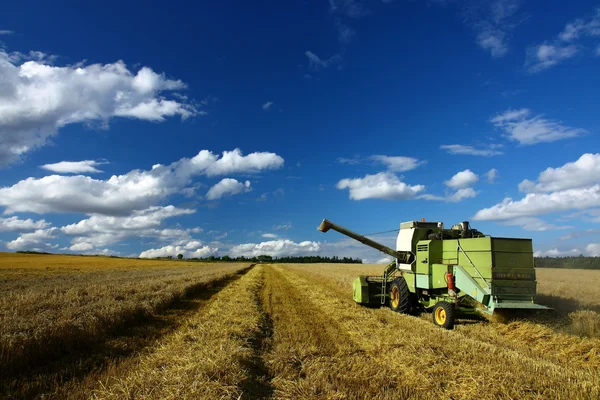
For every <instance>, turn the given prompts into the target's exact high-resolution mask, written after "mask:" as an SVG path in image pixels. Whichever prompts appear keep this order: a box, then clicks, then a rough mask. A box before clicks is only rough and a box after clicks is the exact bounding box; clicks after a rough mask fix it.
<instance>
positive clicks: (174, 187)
mask: <svg viewBox="0 0 600 400" xmlns="http://www.w3.org/2000/svg"><path fill="white" fill-rule="evenodd" d="M281 166H283V158H281V157H280V156H278V155H277V154H274V153H258V152H257V153H251V154H248V155H247V156H243V155H242V153H241V151H240V150H239V149H235V150H233V151H224V152H223V156H222V157H221V158H219V156H218V155H215V154H213V153H212V152H210V151H208V150H202V151H200V152H199V153H198V154H197V155H196V156H195V157H192V158H191V159H188V158H182V159H181V160H179V161H176V162H174V163H172V164H170V165H167V166H164V165H160V164H156V165H154V166H153V167H152V169H151V170H146V171H144V170H133V171H130V172H128V173H126V174H124V175H114V176H112V177H111V178H110V179H108V180H99V179H93V178H90V177H87V176H81V175H77V176H59V175H50V176H45V177H43V178H39V179H38V178H27V179H25V180H22V181H19V182H18V183H16V184H15V185H13V186H11V187H5V188H0V205H1V206H5V207H6V210H5V213H8V214H11V213H15V212H35V213H46V212H80V213H86V214H105V215H129V214H130V213H131V212H132V211H134V210H143V209H146V208H148V207H150V206H153V205H155V204H157V202H159V201H161V200H164V199H165V198H166V197H168V196H169V195H171V194H173V193H177V192H179V191H181V190H182V189H183V188H185V187H186V186H187V185H188V184H189V183H190V182H191V179H192V178H193V177H195V176H200V175H205V176H210V177H212V176H218V175H225V174H233V173H243V174H251V173H258V172H260V171H265V170H271V169H277V168H280V167H281Z"/></svg>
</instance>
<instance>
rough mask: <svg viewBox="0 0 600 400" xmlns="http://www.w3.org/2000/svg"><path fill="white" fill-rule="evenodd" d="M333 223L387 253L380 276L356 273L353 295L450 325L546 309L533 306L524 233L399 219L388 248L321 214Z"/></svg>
mask: <svg viewBox="0 0 600 400" xmlns="http://www.w3.org/2000/svg"><path fill="white" fill-rule="evenodd" d="M330 229H333V230H335V231H337V232H339V233H341V234H343V235H346V236H349V237H351V238H353V239H355V240H358V241H359V242H361V243H363V244H365V245H367V246H370V247H373V248H375V249H377V250H379V251H381V252H383V253H386V254H388V255H390V256H392V257H394V259H395V260H394V261H393V262H391V263H390V264H389V265H387V267H385V269H384V271H383V275H382V276H359V277H358V278H356V280H355V281H354V285H353V289H354V295H353V297H354V301H355V302H357V303H359V304H362V305H367V306H382V305H386V304H387V305H389V307H390V308H391V309H392V310H394V311H396V312H400V313H403V314H413V315H414V314H417V313H418V312H419V311H422V310H431V311H432V315H433V322H434V323H435V324H436V325H438V326H441V327H443V328H446V329H452V328H453V327H454V322H455V319H456V317H457V314H459V313H460V314H463V315H466V314H470V315H473V314H477V313H483V314H485V315H488V316H491V315H493V314H494V312H496V311H498V310H551V308H549V307H546V306H542V305H539V304H535V294H536V285H537V282H536V276H535V267H534V263H533V246H532V241H531V239H512V238H500V237H491V236H486V235H484V234H482V233H481V232H479V231H477V230H476V229H471V228H470V226H469V223H468V222H466V221H465V222H462V223H460V224H456V225H453V226H452V228H451V229H444V224H443V223H442V222H425V221H421V222H417V221H410V222H403V223H401V224H400V231H399V233H398V239H397V241H396V250H393V249H391V248H389V247H387V246H384V245H382V244H380V243H377V242H375V241H373V240H371V239H369V238H367V237H365V236H362V235H359V234H357V233H355V232H352V231H351V230H349V229H346V228H344V227H342V226H339V225H336V224H334V223H333V222H330V221H328V220H326V219H324V220H323V221H322V222H321V225H320V226H319V228H318V230H320V231H321V232H327V231H328V230H330Z"/></svg>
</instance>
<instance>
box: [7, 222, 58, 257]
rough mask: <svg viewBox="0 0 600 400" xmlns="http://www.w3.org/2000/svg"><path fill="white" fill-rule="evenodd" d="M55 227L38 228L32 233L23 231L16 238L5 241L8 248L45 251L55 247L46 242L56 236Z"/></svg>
mask: <svg viewBox="0 0 600 400" xmlns="http://www.w3.org/2000/svg"><path fill="white" fill-rule="evenodd" d="M56 233H57V229H56V228H48V229H38V230H36V231H35V232H32V233H24V234H22V235H21V236H19V237H18V238H17V239H15V240H13V241H11V242H8V243H6V248H8V249H9V250H34V251H46V250H49V249H52V248H55V247H56V246H55V245H52V244H50V243H48V241H49V240H52V239H54V238H55V237H56Z"/></svg>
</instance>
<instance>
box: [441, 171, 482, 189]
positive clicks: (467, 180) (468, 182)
mask: <svg viewBox="0 0 600 400" xmlns="http://www.w3.org/2000/svg"><path fill="white" fill-rule="evenodd" d="M478 180H479V177H478V176H477V174H476V173H474V172H472V171H471V170H470V169H465V170H464V171H461V172H458V173H456V174H455V175H454V176H453V177H452V178H450V180H447V181H446V182H444V183H445V184H446V186H449V187H451V188H452V189H463V188H466V187H468V186H472V185H474V184H475V183H477V181H478ZM465 193H466V192H465Z"/></svg>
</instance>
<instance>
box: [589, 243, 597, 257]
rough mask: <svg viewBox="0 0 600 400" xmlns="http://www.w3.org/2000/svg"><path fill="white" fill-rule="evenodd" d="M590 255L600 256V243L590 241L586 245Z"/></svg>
mask: <svg viewBox="0 0 600 400" xmlns="http://www.w3.org/2000/svg"><path fill="white" fill-rule="evenodd" d="M585 250H586V252H587V254H588V256H592V257H600V243H590V244H588V245H587V246H586V247H585Z"/></svg>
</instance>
